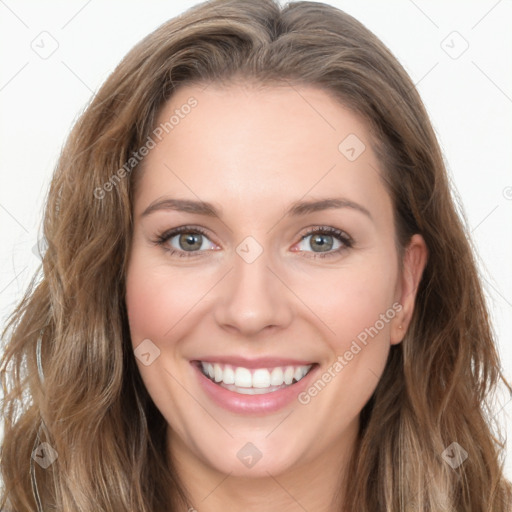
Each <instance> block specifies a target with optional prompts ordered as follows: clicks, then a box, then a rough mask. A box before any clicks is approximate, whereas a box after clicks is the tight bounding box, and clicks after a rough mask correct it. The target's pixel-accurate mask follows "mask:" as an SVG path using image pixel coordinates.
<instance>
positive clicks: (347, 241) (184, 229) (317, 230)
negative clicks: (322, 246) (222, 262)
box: [153, 226, 354, 259]
mask: <svg viewBox="0 0 512 512" xmlns="http://www.w3.org/2000/svg"><path fill="white" fill-rule="evenodd" d="M181 233H189V234H200V235H204V236H206V237H208V234H207V232H206V230H205V229H203V228H200V227H198V226H180V227H178V228H174V229H171V230H169V231H165V232H164V233H162V234H161V235H159V236H158V237H157V238H156V240H153V243H154V244H155V245H158V246H161V247H163V246H164V245H165V244H166V243H167V242H168V241H169V240H170V239H171V238H173V237H174V236H176V235H179V234H181ZM312 234H322V235H332V236H333V237H335V238H337V239H338V240H339V241H340V242H341V243H342V244H343V246H342V247H340V248H338V249H336V250H334V251H330V252H326V253H323V254H322V253H313V254H314V256H305V255H304V254H303V252H302V251H297V252H299V253H300V254H301V256H304V257H305V258H312V259H316V258H321V259H324V258H329V257H333V256H337V255H338V254H340V253H341V252H342V251H344V250H346V249H350V248H352V247H353V245H354V241H353V240H352V238H351V237H350V236H349V235H347V233H345V232H344V231H341V230H339V229H336V228H333V227H331V226H319V227H314V228H311V229H309V230H308V231H307V232H306V233H305V234H304V235H302V236H301V239H300V242H302V240H304V239H305V238H307V237H308V236H309V235H312ZM164 249H165V250H166V251H167V252H168V253H169V255H170V256H179V257H180V258H194V257H195V256H196V255H198V253H200V252H202V251H181V250H177V249H172V248H171V249H169V248H167V247H164Z"/></svg>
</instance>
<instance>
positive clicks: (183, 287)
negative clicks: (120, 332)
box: [126, 251, 201, 345]
mask: <svg viewBox="0 0 512 512" xmlns="http://www.w3.org/2000/svg"><path fill="white" fill-rule="evenodd" d="M197 279H198V276H197V275H196V277H195V278H194V276H193V275H188V274H186V273H180V272H173V273H171V272H169V269H168V268H167V267H166V266H165V265H162V264H161V263H160V264H158V265H155V264H152V263H151V258H147V257H145V256H144V254H142V253H141V254H140V255H139V254H137V251H135V254H133V257H132V259H131V261H130V266H129V268H128V272H127V277H126V308H127V313H128V321H129V325H130V331H131V334H132V343H133V345H137V343H139V342H140V341H141V339H144V338H149V339H152V340H153V339H154V340H155V341H156V340H162V339H164V338H168V337H169V332H170V331H171V330H173V329H175V327H174V326H176V325H179V324H180V323H181V321H182V319H183V318H184V317H185V316H186V315H187V313H188V312H189V311H190V310H191V309H192V308H193V306H194V304H195V303H197V301H198V298H199V297H200V296H201V290H200V289H198V287H197V284H198V283H197ZM139 338H140V339H139ZM156 343H158V341H156Z"/></svg>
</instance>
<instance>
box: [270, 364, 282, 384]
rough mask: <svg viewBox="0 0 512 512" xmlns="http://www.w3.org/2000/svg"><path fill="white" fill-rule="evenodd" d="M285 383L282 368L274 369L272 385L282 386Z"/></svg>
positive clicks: (271, 375)
mask: <svg viewBox="0 0 512 512" xmlns="http://www.w3.org/2000/svg"><path fill="white" fill-rule="evenodd" d="M283 382H284V375H283V369H282V368H279V367H278V368H274V369H273V370H272V373H271V374H270V385H271V386H282V385H283Z"/></svg>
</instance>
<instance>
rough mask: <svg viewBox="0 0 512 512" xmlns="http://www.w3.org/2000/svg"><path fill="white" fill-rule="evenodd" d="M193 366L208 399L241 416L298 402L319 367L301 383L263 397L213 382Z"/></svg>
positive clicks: (314, 368)
mask: <svg viewBox="0 0 512 512" xmlns="http://www.w3.org/2000/svg"><path fill="white" fill-rule="evenodd" d="M192 366H193V368H194V369H195V371H196V373H197V376H198V378H199V383H200V385H201V387H202V388H203V390H204V392H205V393H206V394H207V395H208V397H209V398H210V399H211V400H213V401H214V402H215V403H216V404H218V405H220V406H221V407H223V408H224V409H227V410H228V411H231V412H235V413H239V414H268V413H272V412H276V411H279V410H281V409H283V408H284V407H286V406H287V405H289V404H290V403H292V402H293V401H294V400H296V399H297V396H298V395H299V393H301V392H302V391H304V390H305V389H306V388H307V387H308V383H309V382H310V381H311V379H312V375H313V374H315V373H316V370H317V365H315V366H314V367H313V368H312V369H311V370H310V371H309V373H308V374H307V375H306V376H305V377H303V378H302V379H301V380H299V382H296V383H295V384H291V385H290V386H286V387H285V388H282V389H278V390H277V391H271V392H269V393H263V394H261V395H242V394H240V393H236V392H235V391H230V390H229V389H226V388H223V387H222V386H219V385H218V384H216V383H215V382H213V381H211V380H210V379H209V378H208V377H206V376H205V375H204V374H203V372H202V371H201V370H200V369H199V367H198V365H197V364H195V363H192Z"/></svg>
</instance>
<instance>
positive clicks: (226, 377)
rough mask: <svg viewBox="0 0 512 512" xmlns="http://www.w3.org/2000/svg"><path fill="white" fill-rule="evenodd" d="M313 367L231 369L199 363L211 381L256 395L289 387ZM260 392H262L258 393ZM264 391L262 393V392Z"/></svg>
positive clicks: (228, 366)
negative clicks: (285, 386) (281, 387)
mask: <svg viewBox="0 0 512 512" xmlns="http://www.w3.org/2000/svg"><path fill="white" fill-rule="evenodd" d="M312 366H313V365H307V366H286V367H276V368H271V369H267V368H257V369H255V370H249V369H248V368H243V367H240V366H239V367H237V368H233V367H232V366H230V365H223V364H219V363H213V364H212V363H205V362H201V368H202V370H203V373H204V374H205V375H206V376H208V377H210V379H211V380H213V381H214V382H217V383H219V384H221V385H224V384H225V385H226V387H227V386H229V388H230V389H231V388H241V389H240V391H239V392H240V393H242V394H258V393H262V392H267V391H275V389H274V388H279V387H280V386H282V385H283V384H285V385H287V386H289V385H290V384H292V382H293V381H294V380H295V381H296V382H298V381H299V380H301V379H302V378H303V377H305V376H306V375H307V373H308V372H309V370H310V369H311V367H312ZM259 390H262V391H259ZM263 390H264V391H263Z"/></svg>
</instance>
